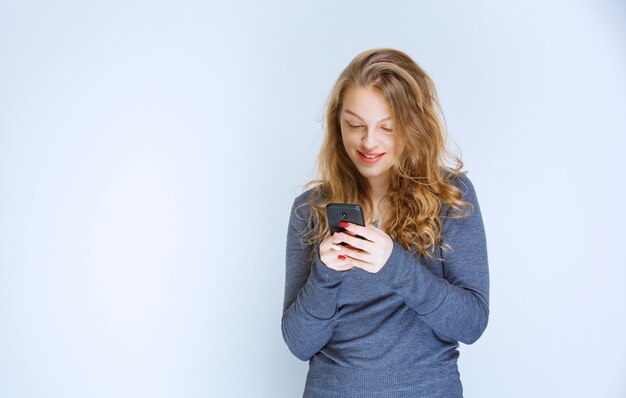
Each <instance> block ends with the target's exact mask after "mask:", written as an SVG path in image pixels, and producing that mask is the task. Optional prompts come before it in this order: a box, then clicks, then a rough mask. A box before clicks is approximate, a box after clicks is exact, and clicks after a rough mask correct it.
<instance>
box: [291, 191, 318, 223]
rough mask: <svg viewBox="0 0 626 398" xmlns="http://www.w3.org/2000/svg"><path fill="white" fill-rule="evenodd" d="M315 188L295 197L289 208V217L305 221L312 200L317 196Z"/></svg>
mask: <svg viewBox="0 0 626 398" xmlns="http://www.w3.org/2000/svg"><path fill="white" fill-rule="evenodd" d="M317 194H318V193H317V191H316V187H313V188H310V189H307V190H306V191H304V192H302V193H301V194H300V195H298V196H296V198H295V199H294V200H293V205H292V206H291V215H292V217H293V216H296V217H297V218H298V219H301V220H306V219H308V217H309V212H310V206H311V204H312V199H313V198H314V196H315V195H317Z"/></svg>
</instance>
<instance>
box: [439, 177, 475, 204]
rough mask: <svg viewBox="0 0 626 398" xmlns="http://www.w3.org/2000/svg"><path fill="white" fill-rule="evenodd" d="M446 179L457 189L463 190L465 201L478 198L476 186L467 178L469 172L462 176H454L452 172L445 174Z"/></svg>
mask: <svg viewBox="0 0 626 398" xmlns="http://www.w3.org/2000/svg"><path fill="white" fill-rule="evenodd" d="M445 178H446V179H447V180H448V181H449V182H450V183H451V184H452V185H454V186H455V187H457V188H458V189H460V190H461V192H462V193H463V199H464V200H467V199H466V198H471V197H475V196H476V191H475V189H474V184H473V183H472V180H471V179H470V178H469V177H468V176H467V172H463V173H461V174H457V175H453V174H452V173H451V172H446V173H445Z"/></svg>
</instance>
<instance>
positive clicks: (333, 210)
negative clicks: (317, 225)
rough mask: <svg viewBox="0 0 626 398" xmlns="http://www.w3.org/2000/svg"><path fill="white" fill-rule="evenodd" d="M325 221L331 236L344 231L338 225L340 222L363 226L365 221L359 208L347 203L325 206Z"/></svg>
mask: <svg viewBox="0 0 626 398" xmlns="http://www.w3.org/2000/svg"><path fill="white" fill-rule="evenodd" d="M326 220H328V229H329V230H330V234H331V235H332V234H334V233H335V232H344V231H345V229H344V228H343V227H342V226H341V225H339V223H340V222H342V221H347V222H349V223H353V224H358V225H360V226H365V221H364V219H363V210H361V206H359V205H353V204H348V203H329V204H327V205H326ZM357 236H358V235H357ZM359 238H360V236H359Z"/></svg>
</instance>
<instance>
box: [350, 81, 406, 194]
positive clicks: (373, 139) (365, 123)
mask: <svg viewBox="0 0 626 398" xmlns="http://www.w3.org/2000/svg"><path fill="white" fill-rule="evenodd" d="M339 118H340V124H341V137H342V139H343V146H344V148H345V149H346V152H347V153H348V156H350V159H351V160H352V162H353V163H354V165H355V166H356V168H357V169H358V170H359V172H360V173H361V175H362V176H363V177H365V178H367V179H368V181H369V182H370V185H372V186H376V187H380V188H384V187H386V185H385V184H388V183H389V176H390V170H391V168H392V167H393V165H394V164H395V163H396V162H397V161H398V157H399V155H400V153H401V152H402V148H401V145H400V143H399V142H398V141H399V140H398V138H397V133H396V132H394V126H393V123H392V120H391V114H390V112H389V109H388V107H387V101H386V100H385V98H384V97H383V95H382V94H381V93H379V92H378V91H376V90H375V89H373V88H372V87H352V88H350V89H349V90H348V91H347V92H346V94H345V96H344V99H343V106H342V109H341V113H340V115H339Z"/></svg>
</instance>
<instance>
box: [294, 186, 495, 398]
mask: <svg viewBox="0 0 626 398" xmlns="http://www.w3.org/2000/svg"><path fill="white" fill-rule="evenodd" d="M454 183H455V184H456V185H457V186H458V187H459V188H460V189H461V190H462V191H463V192H464V197H463V199H464V200H466V201H468V202H470V203H472V204H473V205H474V212H473V213H472V214H471V215H470V216H468V217H466V218H463V219H454V218H451V217H444V225H443V232H442V239H443V241H444V243H448V244H449V245H450V246H451V249H450V250H443V251H440V250H436V252H435V254H436V256H438V257H441V258H443V260H444V261H443V262H442V261H440V260H437V259H429V258H427V257H424V256H420V257H417V256H415V255H413V254H412V253H411V252H409V251H406V250H405V249H403V248H402V246H400V245H399V244H398V243H396V242H394V247H393V251H392V253H391V256H390V258H389V260H388V261H387V263H386V264H385V266H384V267H383V268H382V269H381V270H380V271H379V272H378V273H376V274H370V273H369V272H367V271H364V270H362V269H359V268H352V269H351V270H350V271H346V272H338V271H335V270H333V269H331V268H328V267H326V265H324V263H322V262H321V261H320V259H319V254H318V256H317V258H316V260H315V261H314V262H313V263H312V264H311V263H309V261H308V258H309V254H310V252H311V250H312V247H311V246H309V245H307V244H305V243H303V240H301V236H302V233H303V232H304V231H305V230H306V220H307V216H308V209H307V208H306V207H305V206H300V205H301V204H303V203H304V201H305V200H306V198H307V197H308V195H309V193H310V191H307V192H305V193H303V194H302V195H300V196H298V197H297V198H296V199H295V201H294V204H293V207H292V209H291V217H290V220H289V229H288V233H287V256H286V279H285V299H284V306H283V318H282V333H283V338H284V340H285V342H286V343H287V346H288V347H289V349H290V350H291V352H292V353H293V354H294V355H295V356H296V357H298V358H300V359H301V360H303V361H307V360H308V361H309V372H308V375H307V380H306V386H305V390H304V397H446V398H453V397H462V396H463V392H462V391H463V388H462V385H461V381H460V377H459V372H458V368H457V358H458V356H459V352H458V350H457V349H458V347H459V343H458V342H459V341H460V342H463V343H465V344H472V343H473V342H475V341H476V340H477V339H478V338H479V337H480V336H481V334H482V333H483V331H484V330H485V328H486V326H487V321H488V317H489V271H488V261H487V243H486V239H485V231H484V227H483V221H482V217H481V213H480V208H479V205H478V201H477V197H476V193H475V191H474V187H473V185H472V183H471V182H470V180H469V178H467V176H465V175H463V176H461V177H460V178H458V179H456V180H455V181H454ZM299 206H300V207H299ZM446 212H447V207H446V206H444V207H443V209H442V212H441V215H442V217H443V215H445V214H446Z"/></svg>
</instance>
